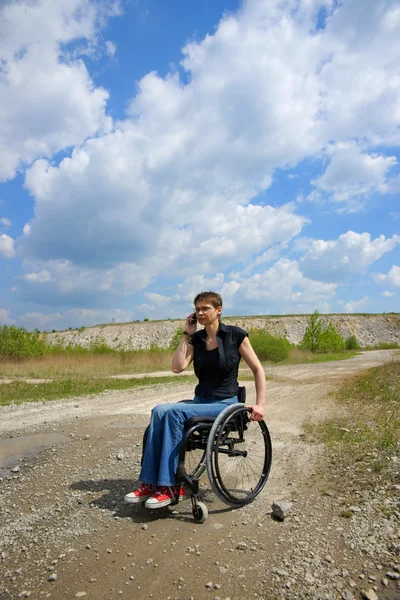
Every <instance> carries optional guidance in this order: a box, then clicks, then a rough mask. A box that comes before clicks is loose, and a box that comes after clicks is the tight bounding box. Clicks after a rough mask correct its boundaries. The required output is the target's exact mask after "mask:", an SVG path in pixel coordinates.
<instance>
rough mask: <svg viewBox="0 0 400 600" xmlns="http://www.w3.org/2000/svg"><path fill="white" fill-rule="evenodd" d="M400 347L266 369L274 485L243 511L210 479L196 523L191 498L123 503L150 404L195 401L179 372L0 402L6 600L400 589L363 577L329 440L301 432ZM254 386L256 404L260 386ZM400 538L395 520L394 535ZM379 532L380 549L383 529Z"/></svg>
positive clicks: (389, 593) (333, 594) (0, 528)
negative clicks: (87, 393) (165, 503)
mask: <svg viewBox="0 0 400 600" xmlns="http://www.w3.org/2000/svg"><path fill="white" fill-rule="evenodd" d="M393 354H394V353H393V352H392V351H374V352H368V353H364V354H362V355H360V356H357V357H355V358H352V359H350V360H347V361H340V362H336V363H334V362H333V363H321V364H314V365H297V366H293V367H279V366H277V367H269V368H266V375H267V377H268V378H270V379H269V381H268V402H267V414H266V420H267V422H268V426H269V428H270V431H271V436H272V440H273V450H274V458H273V468H272V471H271V475H270V479H269V481H268V484H267V486H266V488H265V489H264V491H263V492H262V494H261V495H260V496H259V498H258V499H257V501H256V502H254V503H253V504H252V505H250V506H248V507H245V508H242V509H239V510H232V509H228V508H227V507H226V506H225V505H223V504H222V503H220V501H219V500H217V499H216V498H215V496H214V495H213V494H212V493H211V492H210V490H208V489H205V499H206V503H207V504H208V507H209V513H210V515H209V518H208V520H207V521H206V522H205V523H204V524H202V525H199V524H197V523H196V522H195V521H194V520H193V519H192V514H191V505H190V501H189V500H185V501H184V502H182V503H180V504H179V505H178V507H174V509H175V508H177V510H173V509H172V508H165V509H161V510H159V511H148V510H146V509H144V508H136V507H135V508H132V507H131V506H126V505H124V504H123V496H124V494H125V493H126V492H127V491H130V490H131V489H132V486H133V485H134V484H135V482H136V480H137V476H138V473H139V461H140V453H141V438H142V435H143V431H144V427H145V426H146V424H147V422H148V415H149V413H150V410H151V408H152V407H153V406H154V405H155V404H157V403H159V402H161V401H162V402H174V401H177V400H181V399H183V398H185V397H186V398H188V397H191V395H192V391H193V388H192V386H190V387H188V386H186V385H185V384H183V383H180V382H179V379H177V381H176V383H174V384H169V385H165V386H157V387H153V388H147V389H146V390H143V389H140V390H134V391H129V390H127V391H123V392H121V391H115V392H107V393H104V394H101V395H99V396H96V397H94V396H93V397H85V398H79V399H73V398H72V399H69V400H67V401H62V402H51V403H35V404H24V405H21V406H11V407H1V408H0V437H1V439H0V476H1V475H2V476H3V478H2V480H1V481H0V598H1V599H14V598H21V597H30V598H35V599H36V598H57V599H61V598H79V597H82V598H83V597H85V598H87V599H88V600H89V599H90V600H91V599H93V600H103V599H114V598H118V597H122V598H129V599H130V598H135V599H137V598H138V599H142V598H143V599H144V598H154V599H156V600H158V599H163V600H164V599H165V600H168V599H173V598H176V599H179V600H189V598H193V599H195V600H203V599H217V598H219V599H221V600H224V599H225V600H226V599H228V598H229V599H231V600H239V599H242V598H265V599H268V600H274V599H275V598H290V599H297V598H299V599H302V598H314V599H319V598H321V599H322V598H326V599H330V598H331V599H332V600H333V599H336V598H344V599H345V600H350V599H351V598H356V597H357V598H359V597H360V593H361V590H362V589H364V588H365V589H367V587H368V585H367V586H365V585H364V584H367V583H368V584H370V585H371V586H372V587H373V586H374V581H375V583H376V585H375V587H376V588H377V590H376V593H378V592H379V596H377V597H378V598H379V600H381V599H382V598H400V591H399V590H398V588H397V587H396V578H395V577H394V578H393V579H391V578H389V582H388V585H383V586H381V585H380V584H379V581H378V579H376V580H373V579H371V580H370V581H369V576H368V575H367V579H365V574H364V577H362V578H361V577H359V576H358V574H360V575H362V570H363V569H364V571H365V569H367V572H368V569H369V572H371V573H372V566H370V567H365V564H366V561H368V560H369V555H368V553H367V554H365V553H364V554H363V552H362V550H361V549H360V548H359V547H358V541H359V540H361V541H362V539H363V538H362V537H360V536H361V534H358V533H356V532H355V530H354V532H353V533H352V534H351V535H350V534H349V531H350V528H349V530H348V531H347V530H346V527H343V525H342V524H341V522H340V516H339V514H340V508H341V504H340V502H339V501H338V499H337V498H332V497H331V496H326V495H322V494H321V484H320V480H319V475H318V473H317V470H316V460H317V458H318V455H319V454H320V453H321V448H319V447H318V446H316V445H307V444H306V443H304V441H303V440H302V435H301V434H302V425H303V424H304V423H307V422H316V421H317V420H321V419H325V418H327V417H328V416H331V415H333V414H335V413H336V411H337V410H338V408H337V407H336V406H335V405H334V403H333V400H332V396H331V395H330V392H331V391H333V390H334V389H335V387H336V386H337V384H338V382H340V381H342V380H343V379H344V378H346V377H347V376H349V375H351V374H353V373H356V372H358V371H361V370H364V369H366V368H369V367H372V366H375V365H379V364H382V363H383V362H385V361H387V360H392V356H393ZM246 386H247V389H248V403H252V401H253V400H254V386H253V384H252V383H250V382H246ZM205 479H206V477H205ZM207 484H208V482H207V481H205V482H204V485H205V488H207ZM399 487H400V486H399ZM277 499H284V500H287V501H290V502H292V503H293V508H292V511H291V513H290V515H289V517H287V519H285V521H284V522H278V521H275V520H273V519H272V518H271V514H270V507H271V503H272V501H274V500H277ZM360 512H361V509H360ZM362 516H363V515H361V516H360V519H361V517H362ZM342 520H343V519H342ZM382 527H383V525H382ZM379 531H380V530H379ZM398 534H399V532H398V528H397V530H396V527H394V529H393V531H392V530H390V531H389V530H388V532H387V536H388V540H393V539H394V538H393V536H394V537H396V536H398ZM349 535H350V537H349ZM357 536H358V537H357ZM375 537H376V539H377V541H376V548H375V549H376V552H378V551H379V548H380V547H381V546H380V542H381V537H380V534H379V535H378V533H377V532H375ZM360 543H361V542H360ZM362 543H363V542H362ZM383 543H384V544H385V543H386V542H385V541H384V542H383ZM386 545H387V544H386ZM399 549H400V546H399ZM382 552H383V550H382ZM382 564H383V563H382ZM371 565H372V563H371ZM374 565H375V566H376V562H375V563H374ZM374 568H375V567H374ZM382 568H386V567H385V566H384V565H383V566H382ZM387 568H389V567H387ZM393 568H394V567H392V571H393ZM375 570H376V569H375ZM393 572H394V573H396V572H397V571H396V570H395V571H393ZM371 577H373V576H372V575H371ZM364 579H365V581H364ZM399 579H400V575H399ZM352 584H354V585H352ZM378 584H379V585H378ZM378 588H379V589H378ZM381 588H382V589H381ZM398 593H399V595H396V594H398ZM345 594H348V595H345ZM372 597H373V596H371V598H372Z"/></svg>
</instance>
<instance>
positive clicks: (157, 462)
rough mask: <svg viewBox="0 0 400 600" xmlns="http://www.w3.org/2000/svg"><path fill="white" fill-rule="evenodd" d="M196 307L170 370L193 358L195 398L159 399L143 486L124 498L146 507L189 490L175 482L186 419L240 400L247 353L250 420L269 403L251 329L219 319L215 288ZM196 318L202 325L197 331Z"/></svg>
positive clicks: (198, 299)
mask: <svg viewBox="0 0 400 600" xmlns="http://www.w3.org/2000/svg"><path fill="white" fill-rule="evenodd" d="M194 305H195V312H194V313H193V314H191V315H189V316H188V317H187V318H186V323H185V331H184V333H183V335H182V340H181V341H180V344H179V346H178V348H177V350H176V352H175V354H174V356H173V359H172V371H173V372H174V373H181V372H182V371H184V370H185V369H186V368H187V367H188V366H189V365H190V363H191V362H192V361H194V371H195V374H196V376H197V377H198V379H199V383H198V385H197V386H196V389H195V397H194V399H193V400H185V401H184V402H178V403H175V404H159V405H158V406H156V407H155V408H154V409H153V410H152V413H151V421H150V427H149V431H148V437H147V441H146V447H145V451H144V456H143V463H142V470H141V472H140V481H141V483H142V485H141V486H140V487H139V488H137V489H136V490H134V491H133V492H130V493H129V494H127V495H126V496H125V502H127V503H138V502H145V506H146V508H161V507H163V506H167V505H168V504H171V502H172V501H173V500H175V499H176V497H177V496H179V499H180V498H181V497H183V496H184V495H185V490H184V488H183V487H181V488H178V487H177V486H176V471H177V467H178V458H179V447H180V444H181V441H182V439H183V433H184V422H185V421H186V420H187V419H189V418H190V417H193V416H198V415H204V416H206V415H207V416H217V415H218V414H219V413H220V412H221V411H222V410H224V408H226V407H227V406H229V405H230V404H233V403H235V402H237V401H238V397H237V393H238V389H239V384H238V381H237V376H238V368H239V362H240V359H241V358H242V357H243V358H244V360H245V361H246V363H247V364H248V365H249V367H250V369H251V370H252V372H253V375H254V379H255V386H256V395H257V399H256V404H255V405H254V406H252V407H251V408H252V412H251V417H250V418H251V419H252V420H253V421H261V420H262V418H263V416H264V405H265V374H264V369H263V368H262V366H261V363H260V361H259V360H258V358H257V356H256V354H255V352H254V350H253V348H252V346H251V344H250V341H249V339H248V337H247V333H246V332H245V331H244V330H243V329H241V328H240V327H234V326H232V325H224V324H223V323H222V322H221V320H220V318H221V313H222V298H221V296H220V295H219V294H216V293H215V292H202V293H200V294H198V295H197V296H196V298H195V299H194ZM196 320H197V321H198V322H199V323H200V325H203V326H204V329H201V330H199V331H196V329H197V326H196Z"/></svg>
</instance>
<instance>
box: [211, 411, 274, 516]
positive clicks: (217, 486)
mask: <svg viewBox="0 0 400 600" xmlns="http://www.w3.org/2000/svg"><path fill="white" fill-rule="evenodd" d="M250 413H251V409H250V408H249V407H246V406H243V405H238V404H234V405H233V406H228V408H226V409H225V410H224V411H222V413H220V414H219V415H218V417H217V418H216V419H215V422H214V424H213V426H212V428H211V431H210V435H209V438H208V443H207V450H206V455H207V456H206V460H207V472H208V477H209V480H210V483H211V487H212V489H213V491H214V492H215V494H216V495H217V496H218V498H219V499H220V500H222V501H223V502H225V504H228V505H229V506H233V507H238V506H244V505H245V504H250V502H253V500H255V498H256V497H257V496H258V494H259V493H260V492H261V490H262V489H263V487H264V485H265V484H266V482H267V479H268V475H269V471H270V468H271V460H272V446H271V438H270V435H269V431H268V428H267V426H266V424H265V422H264V421H251V420H250Z"/></svg>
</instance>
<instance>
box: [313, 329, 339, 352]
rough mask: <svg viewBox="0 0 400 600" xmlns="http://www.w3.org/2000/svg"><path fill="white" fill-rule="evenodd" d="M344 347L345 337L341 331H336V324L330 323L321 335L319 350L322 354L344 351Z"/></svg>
mask: <svg viewBox="0 0 400 600" xmlns="http://www.w3.org/2000/svg"><path fill="white" fill-rule="evenodd" d="M344 348H345V341H344V339H343V338H342V336H341V335H340V333H339V332H338V331H336V329H335V327H334V325H333V324H332V323H329V325H328V326H327V327H325V329H324V330H323V331H322V333H321V334H320V336H319V339H318V349H317V352H321V353H322V354H327V353H328V352H343V350H344Z"/></svg>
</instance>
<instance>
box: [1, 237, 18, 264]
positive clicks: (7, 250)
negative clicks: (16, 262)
mask: <svg viewBox="0 0 400 600" xmlns="http://www.w3.org/2000/svg"><path fill="white" fill-rule="evenodd" d="M14 243H15V241H14V240H13V238H12V237H10V236H9V235H7V234H5V233H2V234H0V256H3V257H4V258H14V256H15V249H14Z"/></svg>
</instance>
